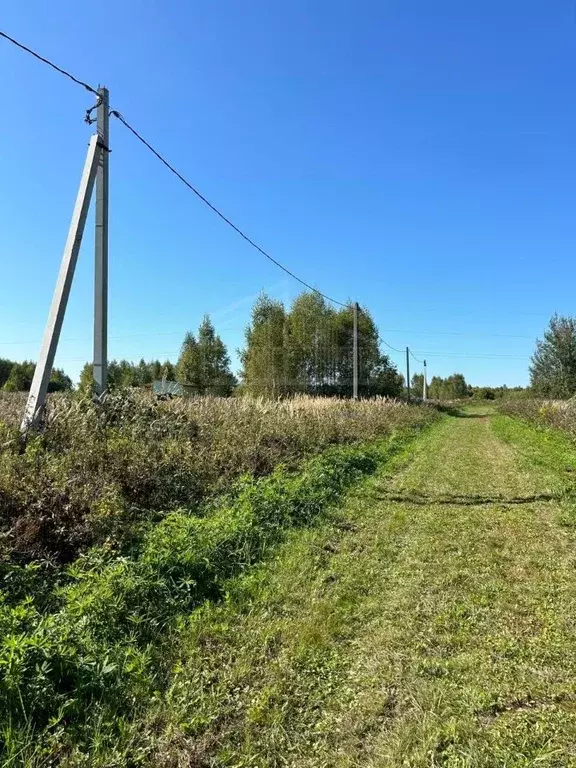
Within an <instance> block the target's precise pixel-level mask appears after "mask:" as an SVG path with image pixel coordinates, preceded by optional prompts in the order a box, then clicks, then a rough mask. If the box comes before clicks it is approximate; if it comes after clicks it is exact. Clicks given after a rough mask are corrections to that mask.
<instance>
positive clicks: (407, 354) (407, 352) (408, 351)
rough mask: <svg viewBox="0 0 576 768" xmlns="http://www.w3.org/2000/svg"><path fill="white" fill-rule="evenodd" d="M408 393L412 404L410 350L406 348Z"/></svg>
mask: <svg viewBox="0 0 576 768" xmlns="http://www.w3.org/2000/svg"><path fill="white" fill-rule="evenodd" d="M406 391H407V393H408V402H410V350H409V349H408V347H406Z"/></svg>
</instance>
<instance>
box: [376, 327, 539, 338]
mask: <svg viewBox="0 0 576 768" xmlns="http://www.w3.org/2000/svg"><path fill="white" fill-rule="evenodd" d="M382 330H383V331H384V333H405V334H410V333H413V334H416V335H417V336H420V335H422V336H464V337H467V338H476V339H484V338H495V339H531V340H534V336H517V335H515V334H509V333H466V332H464V333H461V332H459V331H418V330H406V329H404V330H402V329H400V328H383V329H382Z"/></svg>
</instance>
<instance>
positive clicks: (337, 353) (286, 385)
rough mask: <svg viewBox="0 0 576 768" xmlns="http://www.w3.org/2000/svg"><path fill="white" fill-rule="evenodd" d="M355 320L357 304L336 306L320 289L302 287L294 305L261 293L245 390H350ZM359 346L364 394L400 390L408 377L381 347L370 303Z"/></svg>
mask: <svg viewBox="0 0 576 768" xmlns="http://www.w3.org/2000/svg"><path fill="white" fill-rule="evenodd" d="M353 323H354V318H353V310H352V308H351V307H343V308H341V309H338V310H335V309H333V308H332V307H331V306H329V305H328V304H327V303H326V301H325V300H324V299H323V298H322V296H320V295H318V294H317V293H314V292H309V293H302V294H301V295H300V296H298V297H297V298H296V299H295V300H294V301H293V303H292V305H291V307H290V308H289V309H286V307H285V306H284V304H283V303H282V302H280V301H277V300H274V299H271V298H270V297H268V296H266V295H262V296H260V297H259V299H258V300H257V301H256V303H255V305H254V307H253V309H252V316H251V322H250V325H249V327H248V328H247V329H246V334H245V347H244V349H243V350H242V351H241V352H240V360H241V363H242V373H241V378H242V390H243V391H246V392H249V393H250V394H254V395H264V396H268V397H280V396H285V395H292V394H296V393H305V394H309V395H332V396H333V395H341V396H347V395H350V392H351V391H352V374H353V360H352V345H353ZM358 346H359V372H358V373H359V375H358V381H359V387H358V390H359V394H360V396H362V397H371V396H375V395H388V396H397V395H400V394H401V393H402V390H403V386H404V381H403V378H402V376H401V375H400V374H399V373H398V371H397V370H396V367H395V366H394V365H393V363H392V362H391V361H390V358H389V357H388V356H387V355H386V354H384V353H382V351H381V350H380V345H379V340H378V330H377V328H376V325H375V323H374V321H373V319H372V317H371V315H370V313H369V312H368V310H367V309H365V308H363V309H362V311H361V312H360V313H359V317H358Z"/></svg>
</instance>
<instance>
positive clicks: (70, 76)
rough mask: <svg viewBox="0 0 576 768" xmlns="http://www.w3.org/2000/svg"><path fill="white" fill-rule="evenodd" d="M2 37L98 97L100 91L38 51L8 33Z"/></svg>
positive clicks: (0, 34) (0, 33) (0, 35)
mask: <svg viewBox="0 0 576 768" xmlns="http://www.w3.org/2000/svg"><path fill="white" fill-rule="evenodd" d="M0 37H3V38H4V39H5V40H8V41H9V42H11V43H12V44H13V45H16V46H17V47H18V48H21V49H22V50H23V51H26V53H29V54H30V55H31V56H34V57H35V58H36V59H39V60H40V61H42V62H43V63H44V64H48V66H49V67H52V69H55V70H56V72H60V74H61V75H64V76H65V77H68V78H69V79H70V80H72V81H73V82H75V83H77V84H78V85H81V86H82V87H83V88H86V90H87V91H90V93H94V94H95V95H96V96H98V91H97V90H96V88H92V86H91V85H88V83H85V82H84V81H83V80H79V79H78V78H77V77H74V75H72V74H70V72H67V71H66V70H65V69H62V67H59V66H57V65H56V64H54V63H53V62H52V61H50V60H49V59H45V58H44V56H40V54H39V53H36V51H33V50H32V49H31V48H28V46H26V45H23V44H22V43H19V42H18V40H14V38H13V37H10V35H7V34H6V32H2V31H0Z"/></svg>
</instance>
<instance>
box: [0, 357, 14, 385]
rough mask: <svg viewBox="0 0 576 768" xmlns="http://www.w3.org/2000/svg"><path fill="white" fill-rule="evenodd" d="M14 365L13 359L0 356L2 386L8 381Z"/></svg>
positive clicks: (0, 383)
mask: <svg viewBox="0 0 576 768" xmlns="http://www.w3.org/2000/svg"><path fill="white" fill-rule="evenodd" d="M13 365H14V362H13V361H12V360H6V359H4V358H0V387H3V386H4V384H6V382H7V381H8V379H9V377H10V372H11V370H12V367H13Z"/></svg>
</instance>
